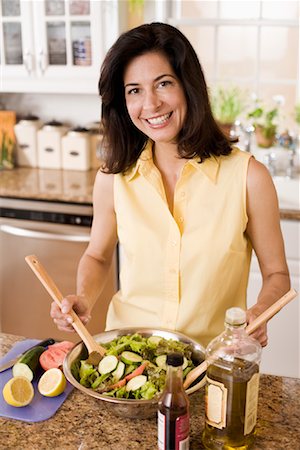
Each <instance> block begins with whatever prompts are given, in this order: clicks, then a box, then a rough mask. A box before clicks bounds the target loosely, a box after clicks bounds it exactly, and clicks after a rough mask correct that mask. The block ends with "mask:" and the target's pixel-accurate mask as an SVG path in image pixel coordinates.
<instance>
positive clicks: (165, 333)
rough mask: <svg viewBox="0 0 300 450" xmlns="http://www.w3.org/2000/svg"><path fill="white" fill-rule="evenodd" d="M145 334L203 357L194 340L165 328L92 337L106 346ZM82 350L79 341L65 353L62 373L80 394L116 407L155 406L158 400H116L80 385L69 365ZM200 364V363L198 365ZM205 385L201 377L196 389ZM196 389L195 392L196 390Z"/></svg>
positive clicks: (126, 329)
mask: <svg viewBox="0 0 300 450" xmlns="http://www.w3.org/2000/svg"><path fill="white" fill-rule="evenodd" d="M135 333H138V334H141V335H143V334H146V337H150V336H157V335H158V336H160V337H163V338H165V339H174V340H177V341H181V342H184V343H188V344H192V345H193V347H194V348H195V350H198V351H199V352H200V353H202V354H203V359H204V357H205V348H204V347H203V346H202V345H201V344H200V343H199V342H197V341H195V340H194V339H192V338H190V337H189V336H187V335H185V334H183V333H180V332H179V331H176V330H174V331H173V330H167V329H165V328H146V327H138V328H137V327H124V328H116V329H113V330H107V331H103V332H102V333H98V334H96V335H94V336H93V337H94V339H95V340H96V341H97V342H99V343H102V344H106V343H107V342H110V341H112V340H113V339H115V338H116V337H119V336H126V335H129V334H135ZM103 338H105V340H103ZM83 348H84V343H83V342H82V341H79V342H78V343H77V344H75V346H74V347H73V348H72V349H71V350H70V351H69V352H68V353H67V355H66V357H65V359H64V362H63V371H64V374H65V376H66V378H67V380H68V381H69V382H70V383H71V384H72V385H73V386H74V387H76V388H77V389H78V390H80V391H81V392H84V393H86V394H87V395H89V396H92V397H94V398H98V399H100V400H104V401H106V402H108V403H115V404H118V405H124V406H125V405H139V404H142V405H145V406H146V405H149V406H150V405H155V404H157V402H158V399H157V398H156V399H151V400H143V399H126V398H116V397H109V396H107V395H103V394H100V393H99V392H97V391H94V390H92V389H91V388H87V387H85V386H83V385H82V384H80V383H79V382H78V381H77V380H76V379H75V378H74V376H73V375H72V372H71V363H72V362H73V360H74V359H76V356H78V355H79V354H80V353H81V352H82V350H83ZM74 352H76V356H75V357H74V359H73V360H71V361H70V359H71V358H72V356H73V354H74ZM199 364H200V363H199ZM204 384H205V376H203V377H202V379H201V381H200V382H199V387H198V389H200V388H201V387H202V386H203V385H204ZM198 389H197V390H198ZM189 391H191V388H190V389H187V390H186V393H187V394H188V395H189V394H192V393H193V392H194V391H192V392H189Z"/></svg>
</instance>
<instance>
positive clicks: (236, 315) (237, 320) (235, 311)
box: [225, 308, 246, 325]
mask: <svg viewBox="0 0 300 450" xmlns="http://www.w3.org/2000/svg"><path fill="white" fill-rule="evenodd" d="M225 322H226V323H228V324H229V325H243V324H244V323H245V322H246V311H244V310H243V309H242V308H229V309H227V311H226V315H225Z"/></svg>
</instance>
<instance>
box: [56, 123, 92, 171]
mask: <svg viewBox="0 0 300 450" xmlns="http://www.w3.org/2000/svg"><path fill="white" fill-rule="evenodd" d="M90 148H91V140H90V134H89V130H88V129H87V128H81V127H76V128H73V129H71V130H70V131H69V132H68V133H67V134H66V135H65V136H63V138H62V167H63V169H73V170H89V169H90V168H91V150H90Z"/></svg>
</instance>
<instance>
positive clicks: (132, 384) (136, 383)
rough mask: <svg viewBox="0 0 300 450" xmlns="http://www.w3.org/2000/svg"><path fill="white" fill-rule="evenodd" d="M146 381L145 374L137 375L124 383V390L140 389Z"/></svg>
mask: <svg viewBox="0 0 300 450" xmlns="http://www.w3.org/2000/svg"><path fill="white" fill-rule="evenodd" d="M146 382H147V377H146V375H138V376H137V377H134V378H131V380H129V381H128V383H127V384H126V391H127V392H129V391H136V390H137V389H140V388H141V387H142V386H144V384H145V383H146Z"/></svg>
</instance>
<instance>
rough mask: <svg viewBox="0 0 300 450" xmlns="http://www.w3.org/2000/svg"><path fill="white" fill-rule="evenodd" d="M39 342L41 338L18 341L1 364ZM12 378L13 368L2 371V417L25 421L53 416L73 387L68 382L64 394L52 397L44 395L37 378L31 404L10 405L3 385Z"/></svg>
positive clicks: (0, 390)
mask: <svg viewBox="0 0 300 450" xmlns="http://www.w3.org/2000/svg"><path fill="white" fill-rule="evenodd" d="M38 342H39V340H36V339H26V340H25V341H21V342H17V343H16V344H15V345H14V347H13V348H12V349H11V350H10V351H9V352H8V353H7V354H6V355H5V356H4V357H3V358H1V359H0V364H1V363H5V362H8V361H9V360H10V359H12V358H15V357H16V356H18V355H19V354H20V353H23V352H25V351H26V350H28V349H29V348H30V347H32V346H33V345H35V344H37V343H38ZM10 378H12V369H8V370H5V371H4V372H1V373H0V417H6V418H9V419H16V420H23V421H25V422H41V421H42V420H46V419H49V418H50V417H52V416H53V414H55V413H56V411H57V410H58V408H59V407H60V406H61V405H62V404H63V402H64V401H65V400H66V398H67V396H68V395H69V394H70V392H71V391H72V389H73V386H72V385H71V384H70V383H69V382H67V387H66V389H65V391H64V392H63V393H62V394H60V395H58V396H57V397H52V398H51V397H44V396H43V395H41V394H40V393H39V391H38V389H37V384H38V378H37V379H35V380H34V381H33V387H34V398H33V400H32V402H31V403H30V405H28V406H23V407H21V408H16V407H14V406H10V405H8V404H7V403H6V402H5V401H4V398H3V395H2V390H3V387H4V385H5V383H6V382H7V381H8V380H9V379H10Z"/></svg>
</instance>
